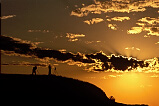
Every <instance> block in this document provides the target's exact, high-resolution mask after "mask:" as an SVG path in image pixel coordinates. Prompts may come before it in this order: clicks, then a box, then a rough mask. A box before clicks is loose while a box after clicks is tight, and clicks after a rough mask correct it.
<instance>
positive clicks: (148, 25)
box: [127, 17, 159, 37]
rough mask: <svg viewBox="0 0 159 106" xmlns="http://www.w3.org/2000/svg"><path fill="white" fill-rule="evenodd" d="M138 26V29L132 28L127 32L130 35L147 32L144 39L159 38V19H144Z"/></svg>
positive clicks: (140, 20) (139, 21)
mask: <svg viewBox="0 0 159 106" xmlns="http://www.w3.org/2000/svg"><path fill="white" fill-rule="evenodd" d="M136 24H137V25H138V27H132V28H131V29H130V30H128V31H127V33H128V34H139V33H141V32H143V31H144V32H147V35H145V36H144V37H149V36H159V27H158V25H159V18H151V17H144V18H141V19H139V20H138V22H137V23H136Z"/></svg>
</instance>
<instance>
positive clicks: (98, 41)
mask: <svg viewBox="0 0 159 106" xmlns="http://www.w3.org/2000/svg"><path fill="white" fill-rule="evenodd" d="M100 42H101V41H100V40H97V41H85V43H86V44H92V43H100Z"/></svg>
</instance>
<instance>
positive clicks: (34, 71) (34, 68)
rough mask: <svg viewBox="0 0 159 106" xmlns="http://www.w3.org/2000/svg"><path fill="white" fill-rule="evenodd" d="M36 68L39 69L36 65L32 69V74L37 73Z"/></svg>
mask: <svg viewBox="0 0 159 106" xmlns="http://www.w3.org/2000/svg"><path fill="white" fill-rule="evenodd" d="M36 69H37V66H34V67H33V70H32V75H33V74H35V75H36Z"/></svg>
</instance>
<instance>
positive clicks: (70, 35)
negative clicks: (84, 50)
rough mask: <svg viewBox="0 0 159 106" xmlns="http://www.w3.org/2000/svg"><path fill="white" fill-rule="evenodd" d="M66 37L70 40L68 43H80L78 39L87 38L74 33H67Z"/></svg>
mask: <svg viewBox="0 0 159 106" xmlns="http://www.w3.org/2000/svg"><path fill="white" fill-rule="evenodd" d="M66 37H67V38H69V40H68V41H72V42H74V41H78V38H81V37H85V35H84V34H73V33H66Z"/></svg>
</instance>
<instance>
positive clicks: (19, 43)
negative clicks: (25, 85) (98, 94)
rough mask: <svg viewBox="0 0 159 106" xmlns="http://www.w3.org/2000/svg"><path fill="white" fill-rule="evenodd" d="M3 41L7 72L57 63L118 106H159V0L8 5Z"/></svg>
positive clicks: (49, 0)
mask: <svg viewBox="0 0 159 106" xmlns="http://www.w3.org/2000/svg"><path fill="white" fill-rule="evenodd" d="M0 37H1V38H0V39H1V40H0V41H1V45H2V46H1V73H7V74H31V73H32V67H33V66H35V65H37V66H38V72H39V73H38V74H45V75H46V74H48V65H49V64H51V65H52V67H56V68H57V71H58V74H59V75H61V76H66V77H71V78H76V79H80V80H84V81H87V82H90V83H93V84H95V85H97V86H98V87H100V88H101V89H102V90H104V91H105V93H106V94H107V96H111V95H113V96H114V97H115V98H116V100H117V102H123V103H139V104H140V103H142V104H149V105H150V106H158V105H159V103H157V102H158V101H157V98H158V97H159V96H158V95H159V93H158V89H159V85H158V82H159V74H158V73H159V63H158V59H159V1H158V0H2V1H1V36H0ZM117 88H118V89H117ZM126 88H127V89H126ZM121 92H122V94H121ZM157 93H158V94H157ZM152 98H153V99H152Z"/></svg>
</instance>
